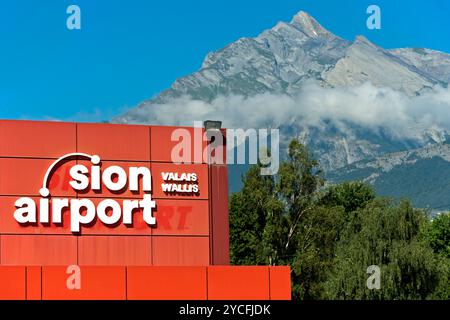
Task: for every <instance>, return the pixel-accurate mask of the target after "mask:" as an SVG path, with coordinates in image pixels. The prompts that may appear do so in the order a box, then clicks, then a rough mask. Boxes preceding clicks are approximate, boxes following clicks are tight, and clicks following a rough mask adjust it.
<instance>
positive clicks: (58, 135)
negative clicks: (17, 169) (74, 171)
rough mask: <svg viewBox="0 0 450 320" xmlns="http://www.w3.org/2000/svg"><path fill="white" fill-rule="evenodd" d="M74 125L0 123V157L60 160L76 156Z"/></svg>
mask: <svg viewBox="0 0 450 320" xmlns="http://www.w3.org/2000/svg"><path fill="white" fill-rule="evenodd" d="M75 126H76V125H75V123H62V122H42V121H39V122H35V121H0V157H33V158H59V157H61V156H62V155H65V154H68V153H72V152H76V129H75Z"/></svg>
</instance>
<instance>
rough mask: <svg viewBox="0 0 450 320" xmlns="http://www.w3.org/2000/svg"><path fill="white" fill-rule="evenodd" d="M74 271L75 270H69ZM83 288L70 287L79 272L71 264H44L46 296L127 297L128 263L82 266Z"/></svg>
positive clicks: (51, 297)
mask: <svg viewBox="0 0 450 320" xmlns="http://www.w3.org/2000/svg"><path fill="white" fill-rule="evenodd" d="M69 271H71V270H69ZM79 275H80V280H81V283H80V284H81V286H80V289H72V290H71V289H69V288H73V286H71V287H68V286H67V282H68V279H69V278H70V279H69V284H73V283H74V281H73V279H74V277H75V276H76V272H73V271H72V272H69V273H67V267H56V266H55V267H43V270H42V298H43V299H44V300H123V299H125V298H126V279H125V267H80V274H79Z"/></svg>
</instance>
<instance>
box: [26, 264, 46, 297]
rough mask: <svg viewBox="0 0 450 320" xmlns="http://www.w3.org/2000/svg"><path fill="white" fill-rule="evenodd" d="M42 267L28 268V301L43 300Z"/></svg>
mask: <svg viewBox="0 0 450 320" xmlns="http://www.w3.org/2000/svg"><path fill="white" fill-rule="evenodd" d="M41 273H42V267H27V300H41V299H42V296H41V286H42V283H41Z"/></svg>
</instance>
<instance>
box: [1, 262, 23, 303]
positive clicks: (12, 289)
mask: <svg viewBox="0 0 450 320" xmlns="http://www.w3.org/2000/svg"><path fill="white" fill-rule="evenodd" d="M25 279H26V278H25V267H5V266H0V285H1V286H0V300H25V291H26V289H25V283H26V281H25Z"/></svg>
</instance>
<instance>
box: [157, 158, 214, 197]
mask: <svg viewBox="0 0 450 320" xmlns="http://www.w3.org/2000/svg"><path fill="white" fill-rule="evenodd" d="M151 168H152V178H153V194H154V197H155V198H171V199H208V194H209V192H208V165H206V164H185V165H176V164H172V163H152V164H151ZM166 172H169V173H177V174H178V176H181V175H182V174H183V173H185V174H189V173H195V174H196V175H197V179H198V180H197V182H195V183H194V182H191V183H189V182H185V181H183V182H177V181H164V180H163V176H162V173H166ZM162 184H175V185H180V184H181V185H187V184H198V193H186V192H181V193H179V192H164V191H163V188H162Z"/></svg>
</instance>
